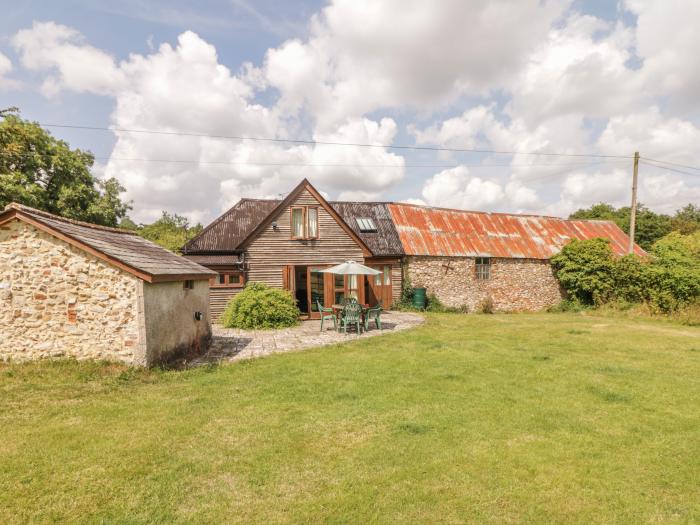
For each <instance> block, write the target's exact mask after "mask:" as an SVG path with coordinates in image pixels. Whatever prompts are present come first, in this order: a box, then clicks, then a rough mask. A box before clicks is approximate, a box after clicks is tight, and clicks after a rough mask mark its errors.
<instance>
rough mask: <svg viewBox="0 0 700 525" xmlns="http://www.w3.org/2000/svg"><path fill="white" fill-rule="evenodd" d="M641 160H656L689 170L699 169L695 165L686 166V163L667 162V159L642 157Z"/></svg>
mask: <svg viewBox="0 0 700 525" xmlns="http://www.w3.org/2000/svg"><path fill="white" fill-rule="evenodd" d="M642 160H649V161H652V162H658V163H659V164H669V165H670V166H678V167H679V168H688V169H691V170H698V171H700V168H696V167H695V166H688V165H687V164H678V163H677V162H669V161H667V160H656V159H650V158H649V157H642Z"/></svg>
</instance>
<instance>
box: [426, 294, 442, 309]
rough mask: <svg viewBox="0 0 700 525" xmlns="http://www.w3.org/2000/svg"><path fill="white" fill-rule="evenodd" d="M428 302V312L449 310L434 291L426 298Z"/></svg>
mask: <svg viewBox="0 0 700 525" xmlns="http://www.w3.org/2000/svg"><path fill="white" fill-rule="evenodd" d="M426 302H427V304H426V305H425V311H426V312H433V313H444V312H446V311H447V308H446V307H445V305H444V304H442V303H441V302H440V299H438V298H437V295H435V294H434V293H431V294H428V297H427V298H426Z"/></svg>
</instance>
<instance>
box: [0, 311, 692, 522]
mask: <svg viewBox="0 0 700 525" xmlns="http://www.w3.org/2000/svg"><path fill="white" fill-rule="evenodd" d="M221 521H226V522H241V523H280V522H281V523H299V522H306V523H313V522H326V523H367V522H378V523H384V522H423V523H438V522H440V523H445V522H447V523H450V522H451V523H463V522H472V523H553V522H559V523H564V522H565V523H586V524H588V523H698V522H700V329H698V328H691V327H685V326H679V325H673V324H669V323H661V322H651V321H639V320H634V319H613V318H606V317H596V316H593V315H581V314H527V315H525V314H523V315H493V316H484V315H471V316H463V315H433V316H430V317H429V319H428V323H427V324H426V325H425V326H423V327H421V328H418V329H416V330H413V331H409V332H404V333H397V334H394V335H389V336H385V337H381V338H378V339H377V338H373V339H366V340H362V341H359V342H357V343H353V344H347V345H339V346H331V347H324V348H320V349H315V350H308V351H304V352H298V353H292V354H285V355H276V356H271V357H268V358H264V359H258V360H253V361H245V362H240V363H237V364H233V365H226V366H222V367H218V368H216V367H212V368H206V369H198V370H188V371H135V370H129V369H126V368H123V367H119V366H115V365H104V364H102V365H100V364H90V363H74V362H54V363H40V364H30V365H11V366H0V523H18V522H32V523H42V522H78V523H80V522H84V523H95V522H119V523H146V522H149V523H153V522H163V523H191V522H200V523H214V522H221Z"/></svg>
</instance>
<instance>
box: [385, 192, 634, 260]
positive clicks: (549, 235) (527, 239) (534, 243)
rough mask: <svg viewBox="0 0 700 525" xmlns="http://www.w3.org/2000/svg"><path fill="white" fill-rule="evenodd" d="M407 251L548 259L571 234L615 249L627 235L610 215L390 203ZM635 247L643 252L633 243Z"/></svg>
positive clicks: (620, 248) (623, 248) (620, 250)
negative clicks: (602, 217)
mask: <svg viewBox="0 0 700 525" xmlns="http://www.w3.org/2000/svg"><path fill="white" fill-rule="evenodd" d="M388 209H389V212H390V214H391V216H392V219H393V222H394V225H395V227H396V230H397V231H398V235H399V238H400V239H401V243H402V245H403V250H404V252H405V253H406V255H433V256H471V257H507V258H525V259H549V258H550V257H552V256H553V255H555V254H556V253H557V252H559V250H561V248H562V247H563V246H564V245H565V244H566V243H567V242H569V240H570V239H581V240H583V239H592V238H595V237H603V238H606V239H609V240H610V242H611V245H612V248H613V251H614V252H615V253H616V254H617V255H623V254H625V253H627V244H628V242H629V241H628V239H629V238H628V237H627V235H625V233H624V232H623V231H622V230H621V229H620V228H619V227H618V226H617V225H616V224H615V223H613V222H611V221H595V220H567V219H561V218H558V217H545V216H538V215H515V214H506V213H486V212H473V211H464V210H453V209H445V208H432V207H428V206H417V205H412V204H400V203H392V204H389V205H388ZM635 253H637V254H638V255H644V254H645V252H644V250H642V249H641V248H639V247H638V246H635Z"/></svg>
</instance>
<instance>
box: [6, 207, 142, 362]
mask: <svg viewBox="0 0 700 525" xmlns="http://www.w3.org/2000/svg"><path fill="white" fill-rule="evenodd" d="M140 286H141V280H140V279H138V278H136V277H134V276H132V275H130V274H127V273H125V272H123V271H122V270H119V269H117V268H115V267H113V266H111V265H109V264H107V263H105V262H104V261H102V260H100V259H98V258H96V257H94V256H92V255H90V254H88V253H86V252H84V251H82V250H80V249H78V248H74V247H73V246H71V245H69V244H67V243H65V242H64V241H62V240H60V239H57V238H55V237H53V236H51V235H48V234H46V233H44V232H42V231H40V230H38V229H36V228H34V227H33V226H31V225H28V224H26V223H24V222H21V221H19V220H13V221H10V222H8V223H6V224H4V225H2V226H0V359H3V360H7V359H12V360H20V361H21V360H28V359H37V358H43V357H59V356H66V357H76V358H93V359H109V360H118V361H124V362H127V363H142V364H144V363H145V344H144V341H143V340H142V339H141V338H140V334H139V325H138V295H139V287H140Z"/></svg>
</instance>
